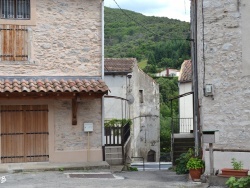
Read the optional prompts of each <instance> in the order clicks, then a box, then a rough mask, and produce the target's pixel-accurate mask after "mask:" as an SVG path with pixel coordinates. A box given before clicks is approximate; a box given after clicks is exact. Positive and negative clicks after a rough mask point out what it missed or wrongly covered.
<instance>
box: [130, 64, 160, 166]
mask: <svg viewBox="0 0 250 188" xmlns="http://www.w3.org/2000/svg"><path fill="white" fill-rule="evenodd" d="M132 74H133V75H132V78H131V86H132V94H133V96H134V103H133V104H132V105H131V107H130V109H131V112H130V113H131V118H132V120H133V125H132V135H133V137H132V138H133V140H132V142H131V143H132V145H131V151H132V156H139V157H144V159H145V160H147V155H148V152H149V151H150V150H153V151H155V154H156V155H155V159H156V161H158V160H159V156H160V106H159V105H160V103H159V99H160V98H159V85H158V84H157V83H156V82H155V81H154V80H153V79H152V78H151V77H150V76H148V75H147V74H145V73H144V72H143V71H141V70H140V69H138V67H137V66H134V68H133V73H132ZM139 90H142V91H143V103H141V102H140V93H139Z"/></svg>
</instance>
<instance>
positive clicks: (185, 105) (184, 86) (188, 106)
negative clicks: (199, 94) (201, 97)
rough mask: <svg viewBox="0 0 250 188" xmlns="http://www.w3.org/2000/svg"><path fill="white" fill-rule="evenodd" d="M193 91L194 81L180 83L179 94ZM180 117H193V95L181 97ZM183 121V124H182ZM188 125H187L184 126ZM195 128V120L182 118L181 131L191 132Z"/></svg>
mask: <svg viewBox="0 0 250 188" xmlns="http://www.w3.org/2000/svg"><path fill="white" fill-rule="evenodd" d="M191 91H192V82H181V83H179V95H182V94H184V93H188V92H191ZM179 117H180V118H193V95H188V96H185V97H181V98H180V99H179ZM182 123H183V124H182ZM184 125H186V126H184ZM190 130H193V121H192V120H187V119H183V122H182V120H180V132H182V133H183V132H184V133H187V132H190Z"/></svg>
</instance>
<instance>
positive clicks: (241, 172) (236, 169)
mask: <svg viewBox="0 0 250 188" xmlns="http://www.w3.org/2000/svg"><path fill="white" fill-rule="evenodd" d="M231 163H232V166H233V168H223V169H221V172H222V173H221V174H220V176H223V177H231V176H234V177H246V176H248V170H247V169H243V163H242V161H236V159H235V158H232V161H231Z"/></svg>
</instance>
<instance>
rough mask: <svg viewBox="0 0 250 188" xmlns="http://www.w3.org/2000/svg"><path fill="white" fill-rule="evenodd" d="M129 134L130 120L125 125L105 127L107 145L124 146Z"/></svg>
mask: <svg viewBox="0 0 250 188" xmlns="http://www.w3.org/2000/svg"><path fill="white" fill-rule="evenodd" d="M129 136H130V123H129V122H128V123H126V124H125V125H124V126H116V127H105V137H106V144H105V145H106V146H124V144H125V143H126V142H127V140H128V138H129Z"/></svg>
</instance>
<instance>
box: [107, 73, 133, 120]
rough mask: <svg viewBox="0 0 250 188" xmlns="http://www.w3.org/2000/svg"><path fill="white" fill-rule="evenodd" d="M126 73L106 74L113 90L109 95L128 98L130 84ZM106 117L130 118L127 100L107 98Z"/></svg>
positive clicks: (108, 83)
mask: <svg viewBox="0 0 250 188" xmlns="http://www.w3.org/2000/svg"><path fill="white" fill-rule="evenodd" d="M127 79H128V78H127V76H126V75H105V78H104V80H105V82H106V84H107V85H108V86H109V89H110V91H111V92H109V95H111V96H118V97H122V98H124V99H126V93H127V88H126V87H127V85H128V84H129V82H128V80H127ZM104 106H105V116H104V117H105V119H113V118H116V119H122V118H128V104H127V102H125V101H123V102H122V101H121V100H120V99H115V98H105V100H104Z"/></svg>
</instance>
